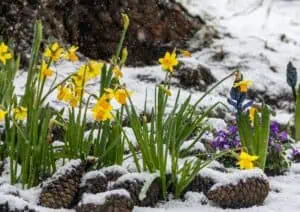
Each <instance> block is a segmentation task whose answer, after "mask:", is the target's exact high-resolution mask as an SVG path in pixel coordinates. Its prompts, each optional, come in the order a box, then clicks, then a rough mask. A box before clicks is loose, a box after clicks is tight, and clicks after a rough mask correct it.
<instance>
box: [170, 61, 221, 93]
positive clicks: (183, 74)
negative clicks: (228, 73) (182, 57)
mask: <svg viewBox="0 0 300 212" xmlns="http://www.w3.org/2000/svg"><path fill="white" fill-rule="evenodd" d="M174 77H175V78H177V79H179V84H180V86H182V87H184V88H193V89H196V90H199V91H202V92H204V91H206V90H207V87H208V86H209V85H211V84H213V83H215V82H217V79H216V78H215V76H214V75H213V74H212V72H211V70H210V69H209V68H208V67H206V66H204V65H198V66H197V67H193V66H191V65H183V66H181V67H180V68H179V69H178V70H177V71H175V72H174Z"/></svg>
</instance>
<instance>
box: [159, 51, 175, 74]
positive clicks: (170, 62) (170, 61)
mask: <svg viewBox="0 0 300 212" xmlns="http://www.w3.org/2000/svg"><path fill="white" fill-rule="evenodd" d="M159 62H160V64H161V66H162V68H163V69H164V70H165V71H169V72H171V73H173V71H174V67H176V66H177V65H178V64H179V62H178V60H177V56H176V52H175V51H173V52H172V54H170V52H167V53H166V54H165V56H164V57H163V58H160V59H159Z"/></svg>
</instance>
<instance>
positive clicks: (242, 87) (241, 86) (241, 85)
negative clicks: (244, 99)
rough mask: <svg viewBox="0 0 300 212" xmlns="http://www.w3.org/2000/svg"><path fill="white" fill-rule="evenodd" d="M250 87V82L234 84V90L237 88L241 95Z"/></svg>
mask: <svg viewBox="0 0 300 212" xmlns="http://www.w3.org/2000/svg"><path fill="white" fill-rule="evenodd" d="M251 85H252V81H250V80H242V81H240V82H237V83H234V85H233V87H234V88H239V89H240V91H241V92H242V93H247V92H248V88H249V87H250V86H251Z"/></svg>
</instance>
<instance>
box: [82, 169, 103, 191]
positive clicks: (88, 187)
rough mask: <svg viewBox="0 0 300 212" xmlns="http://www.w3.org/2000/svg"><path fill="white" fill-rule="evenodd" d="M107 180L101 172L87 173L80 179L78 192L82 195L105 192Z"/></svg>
mask: <svg viewBox="0 0 300 212" xmlns="http://www.w3.org/2000/svg"><path fill="white" fill-rule="evenodd" d="M107 184H108V183H107V179H106V176H105V175H104V174H103V173H102V172H101V171H91V172H88V173H87V174H86V175H85V176H83V178H82V179H81V185H80V187H81V188H80V190H81V192H82V193H92V194H97V193H101V192H105V191H106V190H107Z"/></svg>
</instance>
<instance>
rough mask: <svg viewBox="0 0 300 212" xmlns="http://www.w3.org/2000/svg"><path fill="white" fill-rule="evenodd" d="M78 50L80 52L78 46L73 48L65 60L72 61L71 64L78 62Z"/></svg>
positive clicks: (69, 50) (68, 51)
mask: <svg viewBox="0 0 300 212" xmlns="http://www.w3.org/2000/svg"><path fill="white" fill-rule="evenodd" d="M77 50H78V47H77V46H71V47H70V48H69V49H68V50H67V52H66V54H65V59H66V60H70V61H71V62H76V61H78V56H77V55H76V51H77Z"/></svg>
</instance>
